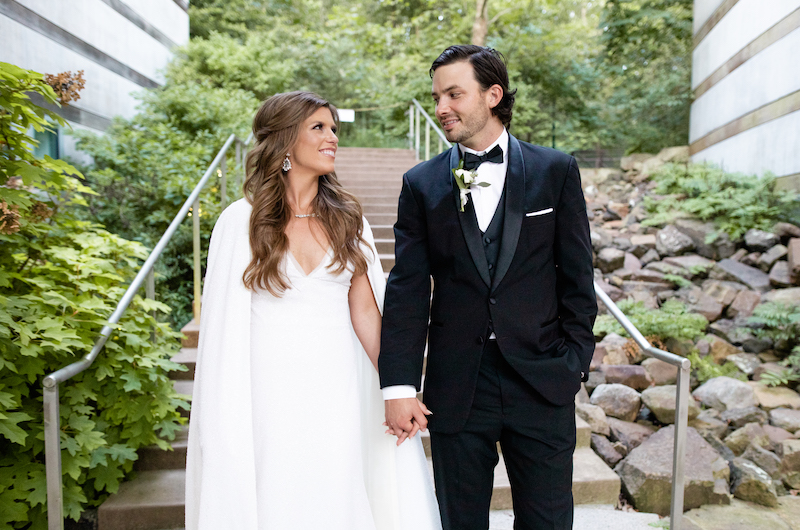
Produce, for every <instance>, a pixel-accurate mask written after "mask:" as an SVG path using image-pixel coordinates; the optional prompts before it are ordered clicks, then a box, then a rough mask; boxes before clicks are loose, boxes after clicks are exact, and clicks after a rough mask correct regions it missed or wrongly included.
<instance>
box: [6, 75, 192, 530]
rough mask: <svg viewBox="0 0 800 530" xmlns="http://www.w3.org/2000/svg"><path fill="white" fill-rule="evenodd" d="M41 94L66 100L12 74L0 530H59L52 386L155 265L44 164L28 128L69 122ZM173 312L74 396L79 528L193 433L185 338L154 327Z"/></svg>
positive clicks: (72, 451) (69, 455) (129, 332)
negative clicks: (182, 369) (182, 377)
mask: <svg viewBox="0 0 800 530" xmlns="http://www.w3.org/2000/svg"><path fill="white" fill-rule="evenodd" d="M30 92H36V93H38V94H40V95H41V96H42V97H44V98H45V100H47V101H49V102H50V103H57V100H56V96H55V94H54V93H53V91H52V89H51V88H50V87H49V86H47V85H46V84H45V82H44V80H43V79H42V75H41V74H37V73H35V72H31V71H27V70H22V69H20V68H17V67H15V66H13V65H10V64H6V63H0V204H2V218H0V248H2V252H0V306H1V307H3V311H2V312H0V530H7V529H17V528H26V529H27V528H32V529H44V528H46V514H45V503H46V484H45V464H44V446H43V441H44V433H43V413H42V379H43V377H44V376H45V375H46V374H48V373H51V372H53V371H55V370H57V369H59V368H62V367H64V366H66V365H68V364H70V363H72V362H75V361H77V360H79V359H80V358H81V357H83V356H84V355H86V354H88V353H89V351H90V350H91V348H92V346H93V345H94V342H95V340H96V339H97V337H98V334H99V331H100V330H101V328H102V327H103V325H105V324H106V323H107V320H108V317H109V316H110V314H111V312H112V311H113V309H114V308H115V306H116V304H117V302H118V300H119V299H120V298H121V296H122V293H123V292H124V291H125V289H126V287H127V285H128V284H129V282H130V280H131V279H132V278H133V275H134V273H135V271H136V268H137V267H138V266H139V265H140V263H141V261H142V259H143V258H144V257H145V256H146V255H147V252H146V249H145V248H144V247H143V246H142V245H141V244H139V243H134V242H130V241H126V240H124V239H122V238H120V237H118V236H115V235H113V234H110V233H109V232H107V231H105V230H103V228H102V227H101V226H99V225H96V224H92V223H89V222H86V221H81V220H79V219H77V218H76V217H75V215H74V214H75V211H76V210H78V209H80V208H83V207H85V200H84V195H86V194H90V193H91V190H90V189H88V188H86V187H85V186H83V185H82V184H81V183H80V181H79V180H78V179H80V178H82V176H81V175H80V173H79V172H77V170H76V169H75V168H73V167H72V166H70V165H69V164H66V163H64V162H62V161H58V160H53V159H50V158H49V157H45V158H44V159H37V158H35V157H34V155H33V154H32V147H33V145H34V143H35V142H34V140H32V139H31V138H29V137H28V136H27V135H26V134H25V132H26V131H27V130H28V128H29V127H33V128H34V129H36V130H43V129H45V128H48V127H49V126H50V125H49V124H50V123H53V122H55V123H60V124H62V125H65V124H64V122H63V121H62V120H61V119H60V118H59V117H58V116H57V115H55V114H53V113H50V112H48V111H46V110H44V109H42V108H40V107H37V106H35V105H33V104H32V103H31V102H30V99H29V97H28V96H27V93H30ZM166 311H168V308H167V307H166V306H165V305H164V304H161V303H158V302H154V301H152V300H144V299H142V298H140V297H138V296H137V297H136V298H135V299H134V300H133V302H132V303H131V306H130V307H129V309H128V311H127V313H126V314H125V316H124V318H123V319H122V321H121V322H120V323H119V324H118V325H117V326H116V327H115V330H114V332H113V333H112V335H111V337H110V339H109V341H108V342H107V343H106V346H105V350H104V351H103V352H101V353H100V357H99V358H98V359H97V361H95V363H94V364H93V365H92V366H91V367H90V368H89V369H88V370H86V371H84V372H82V373H81V374H79V375H77V376H76V377H74V378H72V379H71V380H69V381H67V382H66V383H64V384H62V386H61V408H60V418H61V449H62V463H63V477H62V478H63V484H64V508H65V512H66V514H67V515H68V516H69V517H72V518H73V519H77V518H78V517H79V516H80V513H81V511H82V509H83V508H84V507H85V506H87V505H97V504H99V502H100V501H101V500H103V498H104V497H105V496H107V494H109V493H112V492H114V491H116V490H117V488H118V486H119V483H120V481H121V480H122V478H123V477H124V475H125V474H126V473H128V472H130V471H131V469H132V467H133V462H134V460H136V449H138V448H139V447H142V446H145V445H150V444H158V445H160V446H161V447H164V448H167V447H168V443H167V442H166V441H165V439H172V438H174V433H175V431H176V430H177V429H179V428H180V425H181V423H183V420H182V419H181V418H180V414H179V412H178V410H177V409H178V408H186V407H187V406H188V405H187V403H186V402H185V401H184V400H183V399H181V398H180V396H178V395H177V394H176V393H175V390H174V389H173V387H172V384H171V381H170V380H169V379H168V377H167V372H168V371H170V370H175V369H179V367H178V365H176V364H175V363H172V362H171V361H169V357H170V356H171V355H173V354H174V353H175V352H176V351H177V350H178V349H179V347H180V346H179V341H178V337H179V335H178V334H177V333H175V332H173V331H172V330H171V329H170V327H169V326H168V325H167V324H163V323H158V322H156V319H155V318H154V316H153V313H154V312H161V313H163V312H166ZM151 333H152V334H153V337H154V340H153V339H151Z"/></svg>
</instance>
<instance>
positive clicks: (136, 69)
mask: <svg viewBox="0 0 800 530" xmlns="http://www.w3.org/2000/svg"><path fill="white" fill-rule="evenodd" d="M187 9H188V3H187V2H186V0H72V1H70V2H66V1H63V0H0V35H2V36H3V39H2V46H0V61H3V62H7V63H12V64H15V65H17V66H20V67H22V68H27V69H31V70H36V71H37V72H42V73H48V74H57V73H59V72H64V71H68V70H69V71H72V72H73V73H75V72H77V71H78V70H83V71H84V79H85V81H86V86H85V88H84V89H83V90H82V91H81V94H80V95H81V98H80V99H79V100H78V101H76V102H72V103H70V104H69V106H68V107H65V108H63V109H60V110H58V109H56V111H57V112H58V113H59V114H61V115H62V116H64V117H65V118H66V119H68V120H69V121H70V122H71V123H72V124H73V125H74V126H75V127H76V128H81V129H89V130H92V131H95V132H102V131H103V130H105V129H106V128H107V127H108V125H109V124H110V123H111V119H112V118H113V117H114V116H117V115H120V116H124V117H126V118H130V117H132V116H133V115H134V114H135V112H136V104H137V101H136V100H135V99H134V98H133V94H134V93H135V92H140V91H142V90H146V89H150V88H154V87H157V86H160V85H161V84H163V82H164V76H163V70H164V68H165V67H166V66H167V63H168V62H169V60H170V59H171V57H172V54H173V49H174V48H175V47H176V46H180V45H183V44H185V43H186V42H188V40H189V15H188V13H187ZM59 144H60V146H61V147H62V150H61V151H62V152H61V154H62V155H65V156H72V157H75V156H76V155H75V149H74V141H72V140H71V139H69V138H61V139H59Z"/></svg>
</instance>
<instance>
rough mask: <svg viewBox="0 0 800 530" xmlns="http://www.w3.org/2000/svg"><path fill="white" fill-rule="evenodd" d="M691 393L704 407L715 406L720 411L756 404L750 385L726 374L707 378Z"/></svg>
mask: <svg viewBox="0 0 800 530" xmlns="http://www.w3.org/2000/svg"><path fill="white" fill-rule="evenodd" d="M692 395H693V396H694V397H695V399H697V400H698V401H700V403H702V404H703V405H705V406H706V407H711V408H715V409H717V410H719V411H720V412H724V411H726V410H728V409H736V408H745V407H755V406H757V405H758V402H757V401H756V397H755V393H754V392H753V389H752V388H751V387H750V385H748V384H747V383H745V382H743V381H739V380H738V379H733V378H731V377H726V376H721V377H714V378H712V379H709V380H708V381H706V382H705V383H704V384H702V385H700V386H699V387H697V389H695V391H694V392H692Z"/></svg>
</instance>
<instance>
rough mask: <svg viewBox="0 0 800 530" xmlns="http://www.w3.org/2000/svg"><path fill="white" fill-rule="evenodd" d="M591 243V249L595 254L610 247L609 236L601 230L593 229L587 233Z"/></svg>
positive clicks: (610, 239)
mask: <svg viewBox="0 0 800 530" xmlns="http://www.w3.org/2000/svg"><path fill="white" fill-rule="evenodd" d="M589 237H590V238H591V241H592V248H593V249H594V251H595V252H600V250H601V249H603V248H605V247H607V246H609V245H611V241H612V237H611V235H610V234H609V233H608V232H606V231H605V230H603V229H602V228H597V227H595V228H593V229H592V230H591V232H590V233H589Z"/></svg>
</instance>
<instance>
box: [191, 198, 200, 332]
mask: <svg viewBox="0 0 800 530" xmlns="http://www.w3.org/2000/svg"><path fill="white" fill-rule="evenodd" d="M192 250H193V254H194V260H193V264H192V265H193V268H194V271H193V272H194V275H193V276H194V303H193V304H192V310H193V311H192V313H193V314H194V323H195V324H199V323H200V296H201V294H200V293H201V288H200V197H199V196H198V197H196V198H195V200H194V204H193V205H192Z"/></svg>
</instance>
